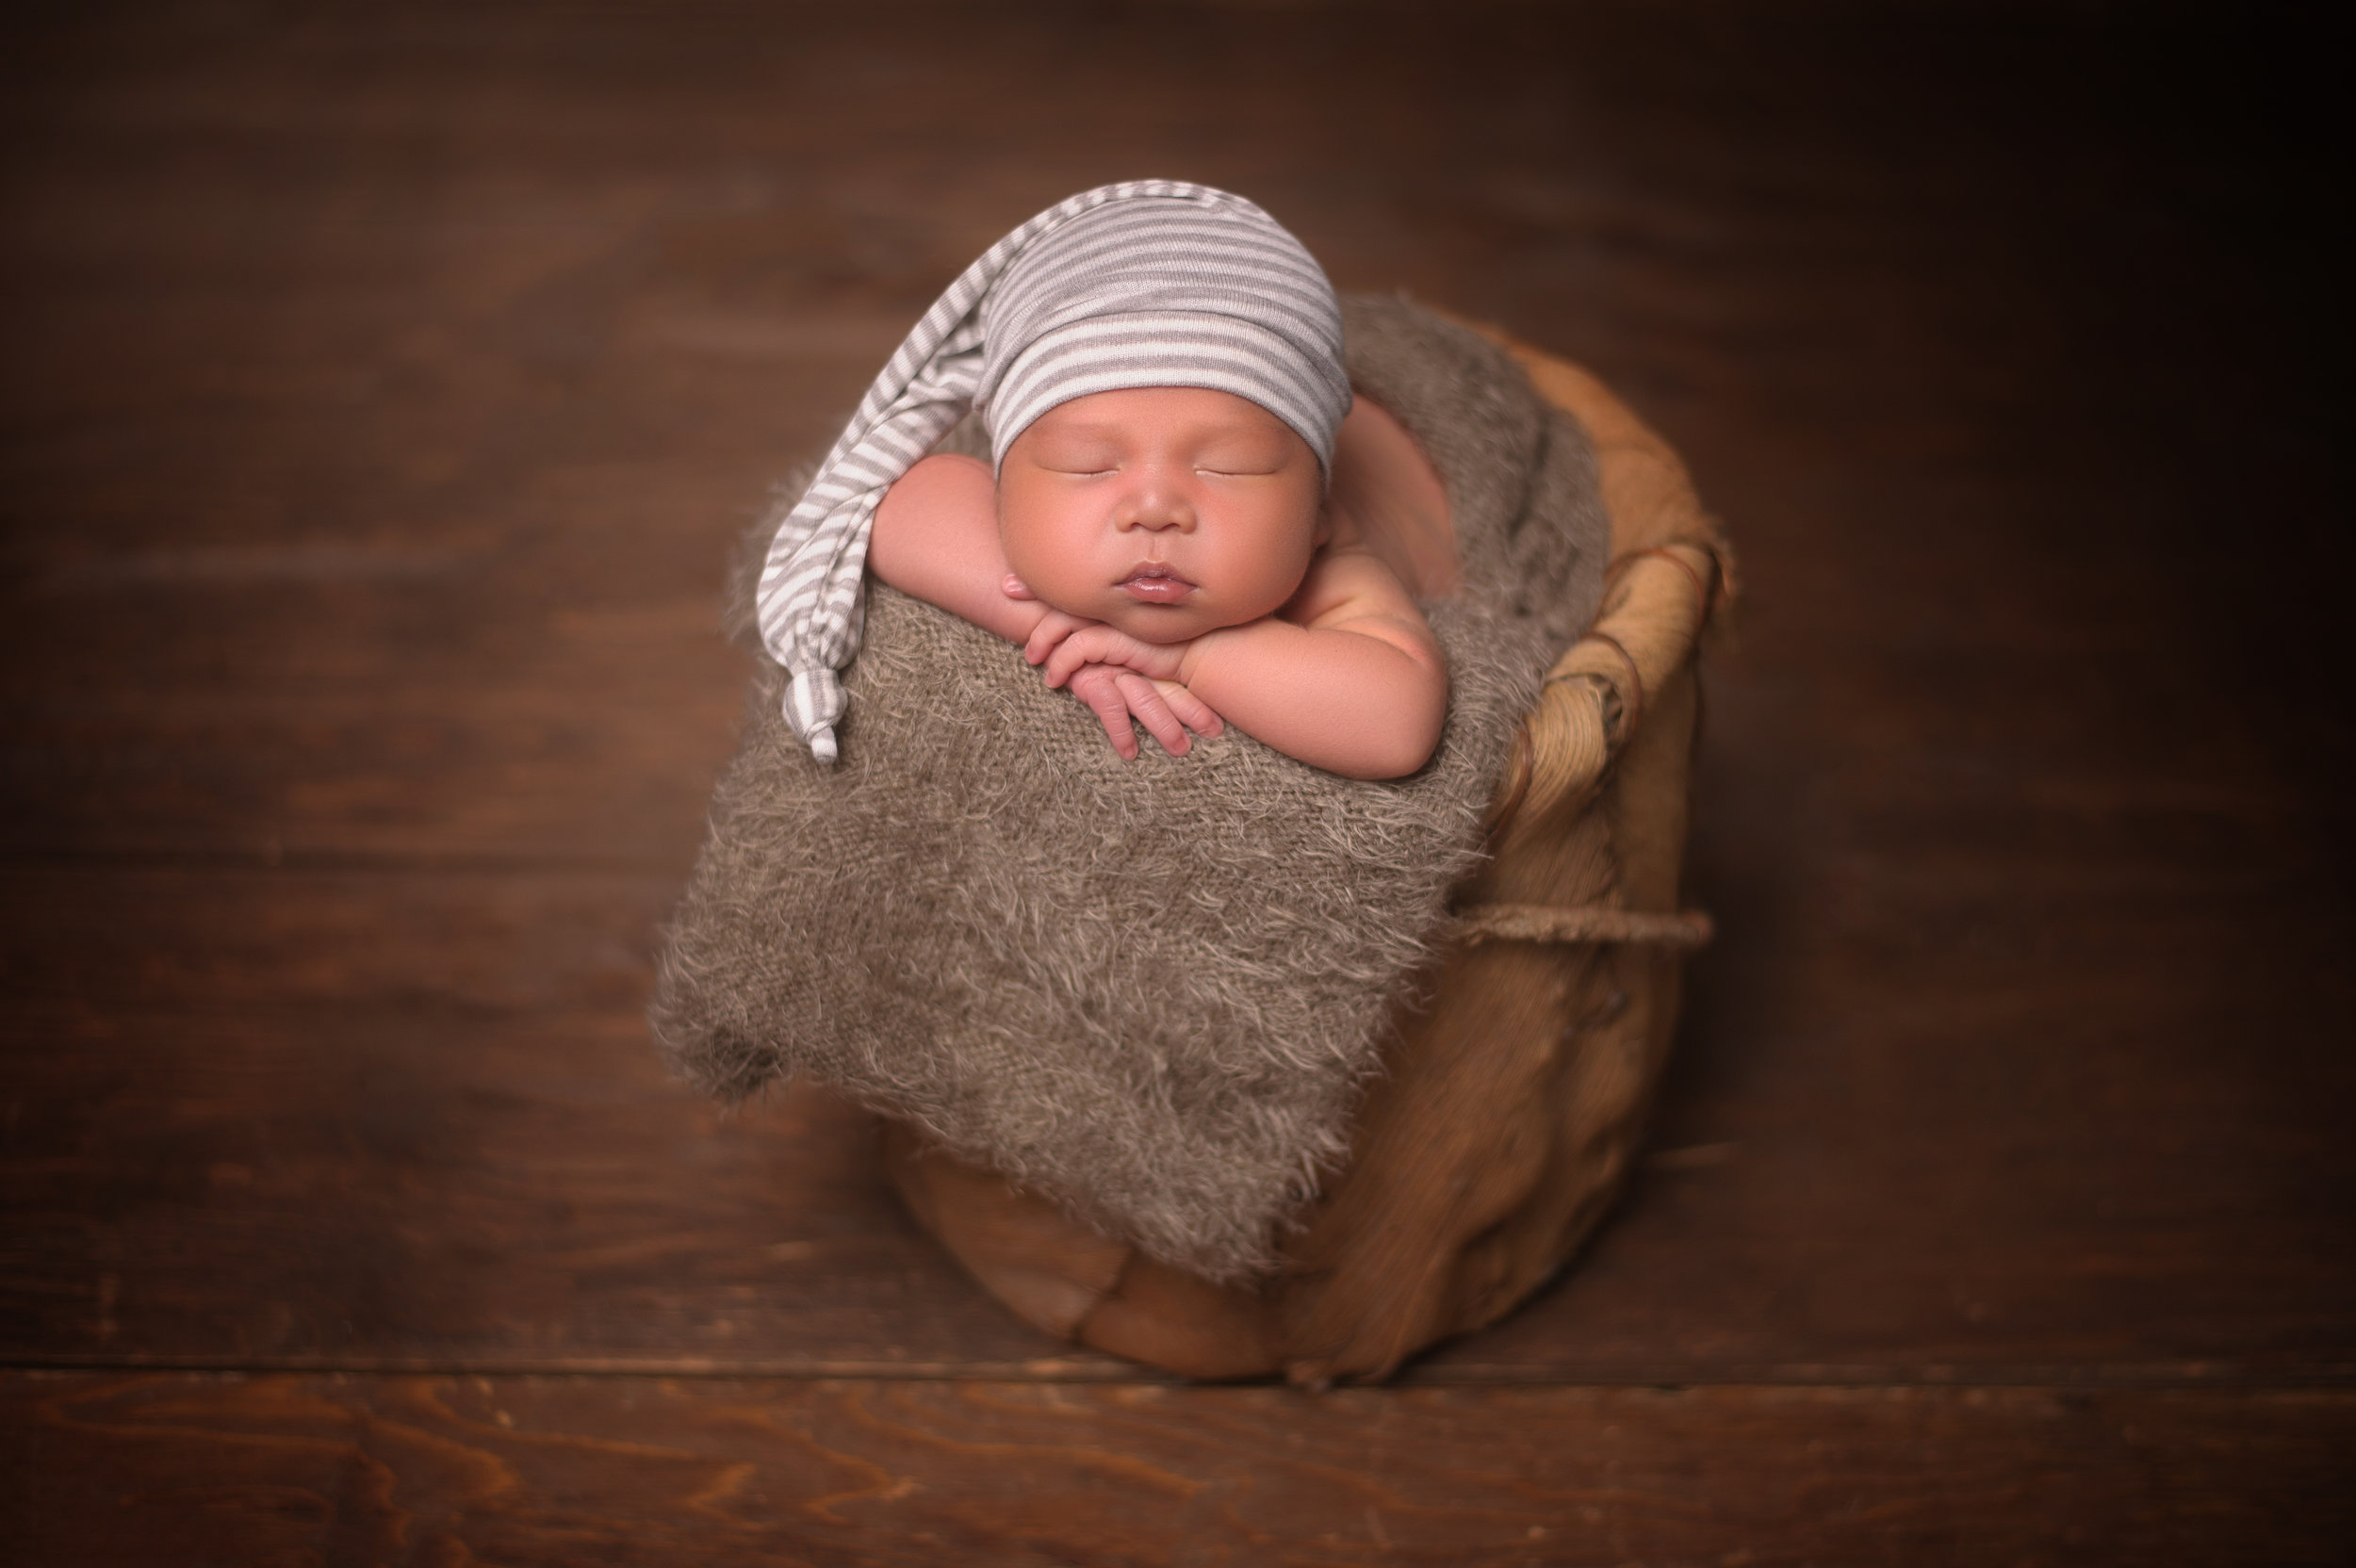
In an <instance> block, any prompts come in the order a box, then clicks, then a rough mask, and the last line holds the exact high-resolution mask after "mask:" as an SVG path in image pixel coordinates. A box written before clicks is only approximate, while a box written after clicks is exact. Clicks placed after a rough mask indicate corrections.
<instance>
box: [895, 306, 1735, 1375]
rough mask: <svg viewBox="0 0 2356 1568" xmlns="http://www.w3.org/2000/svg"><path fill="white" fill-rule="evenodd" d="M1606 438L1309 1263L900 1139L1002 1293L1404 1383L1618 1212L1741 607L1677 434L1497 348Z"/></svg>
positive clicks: (1165, 1334) (1093, 1340)
mask: <svg viewBox="0 0 2356 1568" xmlns="http://www.w3.org/2000/svg"><path fill="white" fill-rule="evenodd" d="M1497 341H1498V342H1500V343H1501V344H1502V345H1503V346H1504V347H1505V348H1506V349H1507V351H1509V352H1511V353H1512V354H1513V357H1514V358H1515V360H1517V361H1518V362H1519V363H1520V364H1521V366H1522V368H1524V369H1525V370H1526V371H1527V372H1528V373H1529V375H1530V381H1531V383H1532V384H1533V385H1535V386H1536V388H1537V389H1538V392H1539V394H1540V395H1541V396H1542V397H1544V398H1546V400H1548V401H1549V402H1551V403H1553V404H1554V405H1555V406H1557V407H1559V408H1561V409H1562V410H1563V411H1565V412H1566V413H1568V414H1570V415H1571V416H1572V417H1574V418H1576V419H1577V420H1579V423H1580V424H1581V425H1582V426H1584V427H1585V429H1586V431H1587V433H1588V434H1589V436H1590V438H1591V439H1592V440H1593V442H1594V444H1595V456H1596V459H1597V462H1598V466H1599V468H1600V474H1601V481H1602V489H1603V499H1604V505H1605V507H1606V509H1607V511H1608V512H1609V513H1610V515H1611V523H1612V566H1611V569H1610V574H1609V576H1608V577H1607V580H1606V587H1605V592H1604V598H1603V604H1602V607H1601V608H1600V610H1598V612H1597V613H1596V617H1595V624H1594V626H1593V627H1592V628H1591V629H1589V631H1588V632H1587V634H1586V635H1585V636H1584V637H1582V638H1581V639H1580V640H1579V642H1578V643H1577V644H1576V645H1573V646H1572V648H1571V649H1570V651H1569V652H1567V653H1565V654H1564V655H1563V656H1562V659H1561V660H1560V661H1558V662H1556V664H1555V666H1554V668H1553V670H1552V671H1551V672H1550V673H1549V675H1548V678H1547V680H1546V687H1545V689H1544V691H1543V693H1542V694H1541V695H1540V698H1539V701H1538V704H1537V706H1536V707H1535V708H1534V709H1533V710H1532V711H1530V715H1529V716H1528V718H1526V719H1525V720H1524V721H1523V727H1522V732H1521V735H1520V737H1519V742H1518V743H1517V745H1516V746H1515V749H1514V754H1513V764H1512V766H1511V767H1510V768H1509V769H1508V771H1507V776H1506V777H1505V778H1504V780H1503V781H1502V782H1501V783H1500V785H1499V788H1498V791H1497V797H1496V800H1495V802H1494V804H1493V805H1492V807H1491V811H1490V820H1491V845H1492V848H1493V850H1494V855H1493V858H1491V860H1490V861H1489V862H1488V864H1487V865H1486V866H1485V868H1484V869H1483V871H1482V872H1481V874H1480V875H1478V876H1477V877H1475V878H1474V879H1473V880H1472V881H1471V882H1470V883H1468V884H1467V885H1466V886H1464V888H1462V889H1460V890H1459V898H1458V904H1459V911H1460V919H1459V923H1458V925H1457V927H1456V930H1455V932H1454V934H1453V937H1452V939H1451V940H1450V941H1449V942H1448V944H1447V945H1446V946H1445V948H1444V949H1443V951H1442V954H1441V956H1440V958H1439V960H1438V962H1437V965H1436V968H1435V971H1434V972H1433V974H1432V976H1431V977H1430V981H1431V983H1430V985H1429V986H1428V987H1426V988H1425V989H1426V990H1427V993H1428V994H1429V996H1430V997H1431V1001H1430V1004H1429V1005H1427V1006H1426V1007H1424V1008H1423V1009H1421V1010H1419V1011H1416V1012H1414V1013H1411V1014H1404V1015H1402V1016H1401V1018H1400V1020H1399V1028H1398V1035H1397V1038H1396V1039H1395V1041H1394V1043H1393V1044H1392V1046H1391V1047H1390V1049H1389V1050H1387V1051H1386V1052H1385V1054H1384V1073H1383V1076H1382V1077H1381V1078H1379V1079H1378V1080H1377V1081H1376V1082H1375V1083H1374V1084H1373V1085H1372V1086H1370V1087H1369V1089H1368V1092H1367V1094H1366V1100H1365V1102H1364V1103H1363V1104H1362V1105H1361V1106H1360V1108H1359V1112H1358V1116H1357V1119H1356V1123H1355V1129H1354V1133H1353V1136H1352V1142H1351V1153H1350V1159H1349V1161H1348V1163H1347V1164H1345V1165H1344V1166H1343V1167H1342V1168H1340V1169H1339V1170H1337V1171H1336V1172H1335V1173H1334V1174H1333V1176H1331V1177H1330V1178H1328V1179H1327V1181H1326V1183H1325V1184H1324V1187H1323V1189H1322V1191H1321V1193H1320V1194H1319V1196H1318V1198H1317V1201H1315V1203H1314V1204H1313V1205H1312V1206H1311V1208H1310V1209H1309V1211H1308V1212H1307V1214H1306V1215H1304V1216H1303V1221H1304V1222H1303V1224H1302V1226H1301V1229H1300V1230H1299V1231H1298V1232H1296V1233H1294V1234H1292V1235H1291V1236H1289V1237H1288V1238H1287V1239H1286V1241H1285V1243H1284V1257H1285V1266H1284V1268H1283V1269H1282V1270H1281V1271H1280V1272H1279V1273H1278V1274H1277V1275H1276V1276H1275V1277H1274V1278H1272V1279H1270V1280H1269V1281H1268V1282H1266V1284H1265V1285H1263V1286H1262V1287H1260V1288H1258V1289H1249V1288H1238V1287H1234V1286H1222V1285H1218V1284H1214V1283H1212V1282H1208V1281H1205V1280H1203V1279H1199V1278H1197V1277H1194V1276H1192V1275H1188V1274H1186V1273H1183V1272H1181V1271H1180V1270H1177V1269H1175V1268H1172V1267H1170V1266H1167V1265H1164V1264H1161V1263H1159V1262H1156V1261H1155V1260H1153V1259H1152V1258H1148V1257H1146V1256H1144V1255H1142V1254H1140V1253H1138V1252H1137V1251H1136V1250H1134V1249H1133V1248H1131V1247H1129V1246H1127V1245H1126V1244H1124V1243H1121V1242H1116V1241H1110V1240H1107V1239H1106V1238H1104V1237H1103V1236H1101V1235H1098V1234H1096V1233H1093V1232H1091V1231H1088V1230H1087V1229H1086V1228H1084V1227H1082V1226H1080V1225H1079V1224H1077V1223H1076V1222H1074V1221H1073V1220H1072V1219H1071V1218H1069V1217H1066V1216H1065V1215H1064V1214H1063V1213H1062V1212H1061V1211H1060V1210H1058V1209H1057V1208H1056V1207H1055V1205H1054V1204H1053V1203H1051V1202H1049V1201H1046V1200H1044V1199H1042V1198H1039V1197H1037V1196H1035V1195H1033V1194H1029V1193H1025V1192H1023V1191H1020V1190H1018V1189H1016V1188H1013V1187H1011V1186H1009V1185H1008V1184H1006V1182H1005V1181H1004V1180H1003V1179H1001V1178H1000V1177H998V1176H997V1175H995V1174H994V1173H992V1172H990V1171H989V1170H987V1169H984V1168H980V1167H977V1166H973V1165H971V1164H969V1163H966V1162H964V1161H961V1160H958V1159H957V1158H955V1157H953V1156H950V1155H948V1154H946V1153H944V1152H941V1151H940V1150H938V1149H935V1148H931V1147H928V1146H926V1145H924V1143H922V1142H921V1141H920V1140H919V1139H918V1138H917V1137H916V1135H913V1134H912V1133H910V1132H909V1131H908V1129H906V1128H905V1127H902V1126H900V1125H898V1124H891V1125H889V1126H888V1127H887V1129H886V1134H885V1138H886V1142H885V1151H886V1163H887V1166H888V1168H889V1169H890V1171H891V1173H892V1180H893V1182H894V1184H896V1185H897V1186H898V1188H899V1190H900V1193H901V1195H902V1197H903V1198H904V1199H905V1200H906V1201H907V1202H908V1208H909V1210H910V1211H911V1212H912V1213H913V1214H914V1215H915V1216H916V1217H917V1218H918V1220H919V1221H920V1222H922V1223H923V1224H924V1226H925V1227H926V1228H927V1229H928V1230H930V1231H931V1232H932V1233H934V1234H935V1235H936V1236H938V1237H939V1238H940V1239H941V1243H942V1244H943V1245H944V1246H946V1247H947V1248H948V1250H950V1251H951V1252H952V1253H953V1254H955V1255H956V1256H957V1260H958V1261H959V1262H960V1263H961V1264H963V1265H964V1266H965V1267H966V1268H967V1269H968V1270H969V1271H970V1272H971V1273H972V1274H973V1277H974V1278H975V1279H976V1280H978V1281H979V1282H981V1283H982V1284H983V1285H984V1286H985V1287H986V1288H987V1289H989V1290H990V1292H991V1294H993V1295H995V1296H996V1297H997V1298H998V1299H1000V1300H1001V1301H1003V1302H1004V1303H1006V1306H1007V1307H1009V1308H1011V1309H1012V1310H1013V1311H1014V1312H1015V1313H1017V1314H1018V1315H1021V1316H1023V1318H1025V1319H1027V1320H1028V1321H1030V1322H1032V1323H1035V1324H1037V1325H1038V1326H1039V1327H1040V1328H1042V1329H1045V1330H1047V1331H1049V1332H1051V1333H1054V1334H1056V1335H1058V1336H1061V1337H1063V1338H1065V1339H1069V1340H1074V1341H1077V1342H1079V1343H1082V1344H1086V1345H1089V1346H1093V1347H1095V1348H1099V1349H1103V1350H1107V1351H1111V1352H1113V1353H1116V1354H1119V1355H1122V1356H1128V1357H1131V1358H1134V1359H1136V1360H1138V1361H1143V1362H1149V1363H1152V1364H1154V1365H1157V1366H1161V1367H1164V1368H1167V1369H1168V1370H1170V1371H1173V1372H1177V1373H1181V1374H1183V1375H1185V1376H1188V1377H1196V1378H1242V1377H1259V1376H1267V1375H1269V1374H1272V1373H1277V1372H1282V1373H1284V1375H1285V1376H1286V1377H1288V1378H1290V1379H1291V1380H1293V1381H1295V1382H1300V1383H1306V1384H1323V1383H1327V1382H1331V1381H1333V1380H1335V1379H1346V1378H1362V1379H1380V1378H1383V1377H1387V1376H1389V1375H1390V1374H1391V1373H1392V1372H1393V1371H1394V1370H1396V1369H1397V1368H1398V1366H1399V1364H1400V1363H1401V1362H1403V1361H1404V1360H1406V1358H1408V1357H1409V1356H1411V1355H1413V1354H1415V1352H1416V1351H1418V1350H1420V1349H1422V1348H1425V1347H1427V1346H1429V1345H1431V1344H1432V1343H1434V1342H1435V1341H1437V1340H1440V1339H1444V1338H1447V1337H1448V1336H1449V1335H1452V1334H1459V1333H1464V1332H1466V1331H1470V1330H1474V1329H1478V1328H1481V1327H1482V1326H1484V1325H1486V1324H1489V1323H1493V1322H1495V1321H1496V1320H1497V1318H1498V1317H1500V1316H1502V1315H1504V1314H1506V1313H1507V1312H1509V1311H1511V1310H1512V1309H1513V1307H1514V1306H1515V1305H1517V1304H1518V1303H1519V1302H1520V1301H1521V1300H1522V1299H1524V1298H1526V1297H1527V1296H1528V1295H1529V1294H1530V1292H1531V1291H1533V1290H1535V1289H1536V1288H1537V1287H1538V1285H1539V1284H1540V1283H1542V1282H1544V1281H1545V1280H1546V1278H1547V1277H1548V1276H1549V1275H1551V1274H1553V1273H1554V1272H1555V1271H1556V1270H1557V1269H1559V1268H1560V1267H1561V1266H1562V1265H1563V1264H1564V1263H1565V1262H1567V1261H1568V1260H1569V1258H1570V1257H1571V1255H1572V1254H1573V1253H1574V1252H1575V1251H1576V1250H1578V1248H1579V1245H1580V1244H1581V1243H1582V1242H1583V1241H1584V1240H1585V1239H1586V1238H1587V1236H1588V1234H1589V1233H1591V1232H1592V1231H1593V1230H1594V1229H1595V1225H1596V1224H1597V1222H1598V1221H1599V1220H1601V1218H1602V1217H1603V1216H1604V1214H1605V1212H1606V1211H1607V1210H1608V1209H1609V1207H1610V1206H1611V1204H1612V1201H1613V1199H1614V1198H1615V1197H1616V1196H1617V1194H1618V1192H1619V1190H1620V1187H1621V1185H1622V1183H1623V1182H1624V1180H1625V1178H1626V1176H1627V1173H1628V1167H1629V1162H1630V1160H1631V1159H1632V1157H1633V1156H1634V1154H1635V1152H1636V1151H1637V1149H1638V1146H1639V1143H1640V1140H1641V1138H1642V1135H1643V1128H1644V1115H1645V1111H1646V1108H1647V1106H1648V1103H1649V1102H1650V1098H1651V1094H1652V1090H1653V1087H1654V1086H1655V1085H1656V1084H1657V1083H1658V1082H1659V1079H1660V1076H1661V1066H1662V1063H1663V1061H1664V1059H1665V1057H1666V1054H1667V1052H1668V1046H1669V1038H1670V1036H1671V1033H1672V1032H1673V1030H1674V1029H1675V1026H1676V1022H1677V995H1678V984H1679V979H1680V974H1681V969H1682V958H1683V955H1684V954H1685V953H1686V952H1687V951H1689V950H1691V949H1692V948H1694V947H1697V946H1699V945H1701V944H1702V943H1703V942H1705V941H1707V940H1708V939H1709V935H1710V927H1709V922H1708V921H1707V919H1705V918H1704V917H1702V916H1700V915H1697V914H1693V913H1690V912H1679V910H1678V908H1677V877H1678V870H1679V865H1680V862H1681V860H1682V858H1683V855H1684V848H1685V838H1686V808H1687V796H1688V791H1689V787H1690V782H1691V775H1692V759H1693V742H1694V738H1695V735H1696V732H1697V727H1698V722H1699V718H1700V687H1699V681H1698V676H1697V672H1696V670H1695V667H1694V656H1695V651H1696V645H1697V643H1698V641H1699V639H1700V636H1701V632H1702V629H1703V627H1704V625H1705V624H1706V623H1707V621H1708V620H1709V617H1710V613H1711V612H1712V611H1713V610H1714V609H1715V608H1717V607H1718V606H1719V605H1720V604H1721V603H1723V602H1724V601H1725V600H1726V599H1727V598H1728V597H1730V595H1731V582H1730V580H1729V575H1728V572H1727V570H1726V564H1727V562H1728V560H1729V556H1728V552H1727V548H1726V543H1725V541H1724V539H1723V538H1722V537H1721V536H1720V534H1719V532H1718V530H1717V527H1716V525H1715V524H1714V523H1713V522H1712V520H1711V519H1710V517H1708V516H1707V515H1705V514H1704V513H1703V512H1702V510H1701V507H1700V505H1699V503H1698V502H1697V501H1696V499H1695V498H1694V495H1693V486H1692V484H1691V483H1690V482H1689V481H1688V480H1687V478H1686V474H1685V468H1684V465H1683V464H1681V463H1680V462H1678V460H1677V455H1676V454H1675V453H1674V452H1672V451H1671V450H1670V449H1669V448H1668V446H1667V444H1666V443H1665V442H1663V441H1662V440H1661V438H1660V437H1659V436H1658V435H1656V434H1654V433H1653V432H1651V431H1650V430H1648V429H1646V428H1645V426H1644V424H1643V423H1642V422H1641V421H1640V420H1638V419H1637V417H1635V415H1633V414H1632V413H1630V412H1629V411H1628V408H1627V406H1626V405H1624V404H1623V403H1621V402H1620V401H1619V400H1618V399H1616V398H1614V397H1612V394H1611V393H1610V392H1608V391H1606V390H1605V389H1604V387H1603V385H1602V384H1601V383H1599V382H1597V381H1596V380H1595V378H1594V377H1592V376H1590V375H1588V374H1587V373H1586V372H1585V371H1583V370H1580V369H1579V368H1576V367H1574V366H1571V365H1568V364H1565V363H1564V362H1562V361H1561V360H1558V359H1554V358H1551V357H1549V356H1547V355H1546V354H1543V353H1540V352H1538V351H1535V350H1532V349H1530V348H1527V347H1525V346H1523V345H1521V344H1518V343H1515V342H1513V341H1512V340H1510V339H1507V338H1505V337H1503V336H1502V335H1497Z"/></svg>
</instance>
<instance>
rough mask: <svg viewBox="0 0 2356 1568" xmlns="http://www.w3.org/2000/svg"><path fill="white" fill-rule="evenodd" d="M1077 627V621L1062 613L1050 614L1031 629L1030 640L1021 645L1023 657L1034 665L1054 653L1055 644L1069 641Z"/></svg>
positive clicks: (1051, 682)
mask: <svg viewBox="0 0 2356 1568" xmlns="http://www.w3.org/2000/svg"><path fill="white" fill-rule="evenodd" d="M1079 627H1080V623H1079V622H1078V621H1077V620H1075V619H1073V618H1072V616H1070V615H1067V614H1065V613H1063V612H1061V611H1053V612H1050V613H1048V614H1046V615H1043V616H1041V617H1040V618H1039V625H1037V626H1035V627H1033V628H1032V629H1031V640H1030V641H1029V642H1027V643H1025V644H1023V658H1024V659H1026V660H1028V661H1029V662H1032V663H1034V664H1036V663H1038V662H1039V661H1040V660H1042V659H1044V658H1046V657H1047V656H1048V655H1049V654H1051V653H1053V652H1055V646H1056V645H1057V644H1059V643H1062V642H1065V641H1067V640H1069V639H1070V638H1071V636H1072V633H1073V632H1074V631H1076V630H1078V629H1079ZM1048 684H1049V685H1051V686H1052V685H1054V684H1055V682H1054V681H1052V680H1051V681H1049V682H1048Z"/></svg>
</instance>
